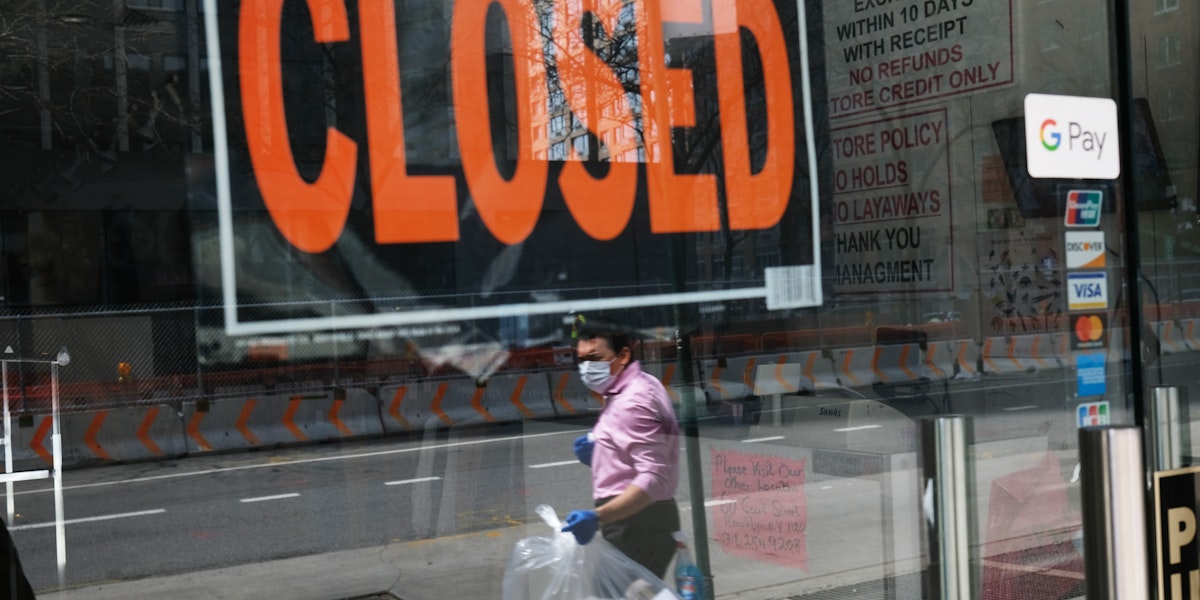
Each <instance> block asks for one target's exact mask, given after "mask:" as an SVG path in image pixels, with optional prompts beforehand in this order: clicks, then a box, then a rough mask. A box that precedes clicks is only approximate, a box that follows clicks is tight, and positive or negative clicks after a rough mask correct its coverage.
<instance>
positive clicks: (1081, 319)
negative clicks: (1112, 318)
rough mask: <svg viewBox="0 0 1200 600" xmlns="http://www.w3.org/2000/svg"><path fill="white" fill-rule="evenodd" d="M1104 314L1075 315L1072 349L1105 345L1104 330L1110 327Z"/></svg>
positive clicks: (1094, 347) (1088, 348) (1085, 348)
mask: <svg viewBox="0 0 1200 600" xmlns="http://www.w3.org/2000/svg"><path fill="white" fill-rule="evenodd" d="M1107 321H1108V319H1107V318H1106V317H1105V316H1104V315H1079V316H1077V317H1075V327H1074V331H1075V335H1073V336H1071V349H1072V350H1093V349H1096V348H1103V347H1104V330H1105V329H1107V328H1108V322H1107Z"/></svg>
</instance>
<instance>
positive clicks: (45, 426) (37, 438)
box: [29, 416, 54, 465]
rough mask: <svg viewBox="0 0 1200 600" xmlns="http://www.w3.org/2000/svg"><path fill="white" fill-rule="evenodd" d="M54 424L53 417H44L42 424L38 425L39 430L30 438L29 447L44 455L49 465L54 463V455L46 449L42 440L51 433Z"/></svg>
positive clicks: (43, 458)
mask: <svg viewBox="0 0 1200 600" xmlns="http://www.w3.org/2000/svg"><path fill="white" fill-rule="evenodd" d="M52 425H54V418H53V417H49V416H46V417H42V422H41V424H40V425H38V428H37V431H36V432H34V434H33V437H32V438H30V440H29V447H30V448H32V449H33V451H34V453H36V454H37V455H38V456H40V457H42V460H44V461H46V464H48V465H53V464H54V455H53V454H50V453H49V452H47V451H46V446H44V445H43V444H42V441H43V440H45V439H46V435H47V434H49V433H50V427H51V426H52Z"/></svg>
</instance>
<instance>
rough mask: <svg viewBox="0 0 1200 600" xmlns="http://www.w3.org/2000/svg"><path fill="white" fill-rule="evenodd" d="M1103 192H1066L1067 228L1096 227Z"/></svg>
mask: <svg viewBox="0 0 1200 600" xmlns="http://www.w3.org/2000/svg"><path fill="white" fill-rule="evenodd" d="M1103 204H1104V192H1102V191H1100V190H1071V191H1069V192H1067V216H1066V218H1065V219H1064V220H1063V224H1064V225H1066V226H1067V227H1096V226H1098V225H1100V209H1101V207H1102V205H1103Z"/></svg>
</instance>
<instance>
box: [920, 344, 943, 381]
mask: <svg viewBox="0 0 1200 600" xmlns="http://www.w3.org/2000/svg"><path fill="white" fill-rule="evenodd" d="M937 348H938V347H937V345H936V344H930V345H929V349H928V350H926V351H925V366H926V367H929V370H930V371H933V372H934V373H936V374H937V376H938V377H940V378H942V379H945V378H946V372H945V371H943V370H942V368H941V367H939V366H937V363H935V362H934V357H933V355H934V354H937Z"/></svg>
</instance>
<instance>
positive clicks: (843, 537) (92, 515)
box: [13, 364, 1189, 598]
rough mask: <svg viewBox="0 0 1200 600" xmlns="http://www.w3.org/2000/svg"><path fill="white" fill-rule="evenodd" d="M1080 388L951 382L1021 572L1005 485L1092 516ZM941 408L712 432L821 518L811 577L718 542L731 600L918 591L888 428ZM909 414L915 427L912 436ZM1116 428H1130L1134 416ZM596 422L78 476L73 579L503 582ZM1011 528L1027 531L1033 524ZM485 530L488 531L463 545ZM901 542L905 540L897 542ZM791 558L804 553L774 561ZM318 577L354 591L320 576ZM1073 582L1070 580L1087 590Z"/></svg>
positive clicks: (48, 566)
mask: <svg viewBox="0 0 1200 600" xmlns="http://www.w3.org/2000/svg"><path fill="white" fill-rule="evenodd" d="M1188 368H1189V367H1188V366H1187V365H1186V364H1171V365H1167V366H1166V368H1165V371H1164V373H1165V375H1166V376H1167V378H1168V380H1170V377H1171V376H1173V375H1174V376H1182V375H1181V374H1182V373H1186V372H1187V370H1188ZM984 389H987V392H986V393H984ZM1066 389H1067V385H1066V383H1064V382H1063V372H1055V373H1053V374H1050V375H1045V376H1044V379H1043V380H1040V381H1039V379H1038V378H1037V376H1035V375H1030V376H1028V377H1023V378H1019V379H1013V380H1010V381H1003V380H998V379H997V380H985V381H984V382H978V381H964V382H953V383H952V385H951V388H950V390H949V391H950V394H951V399H952V400H951V403H950V406H949V408H950V409H951V410H953V411H955V412H959V413H964V414H967V415H970V416H972V417H973V418H974V422H975V437H976V440H975V441H976V445H975V446H974V447H973V452H974V457H975V459H976V460H975V463H974V464H975V470H976V485H975V489H974V490H973V495H974V500H975V503H976V517H975V518H976V531H977V536H978V538H977V543H978V545H979V546H980V548H981V551H982V552H984V553H985V554H986V553H987V552H989V550H988V548H992V547H996V546H995V542H997V541H1003V546H1004V549H1005V551H1006V552H1009V553H1010V555H1009V557H1008V558H1006V560H1009V561H1011V559H1012V556H1019V554H1017V555H1013V554H1011V552H1013V550H1012V549H1013V548H1022V547H1040V546H1042V545H1044V544H1043V542H1045V539H1043V538H1044V536H1043V537H1039V538H1036V539H1035V538H1031V537H1016V538H1013V539H1008V538H1005V539H1003V540H997V539H989V536H992V535H993V533H994V532H993V531H992V530H990V529H989V528H988V526H987V524H988V521H987V519H988V518H989V515H991V514H992V512H991V511H992V509H993V508H995V509H996V510H1001V509H1003V507H1002V506H997V507H992V506H990V505H989V502H990V501H992V500H993V499H994V498H995V497H996V496H995V491H994V489H993V485H994V483H995V482H1000V484H1001V485H1002V486H1004V485H1006V484H1004V483H1003V482H1004V481H1008V480H1005V479H1003V478H1005V477H1009V476H1012V475H1014V474H1016V473H1021V472H1030V470H1031V469H1035V468H1039V465H1041V467H1040V468H1042V469H1043V470H1044V471H1046V472H1050V470H1052V469H1054V468H1057V469H1058V471H1059V475H1060V476H1059V477H1048V476H1047V477H1042V478H1039V481H1042V480H1044V481H1045V482H1048V483H1046V485H1047V486H1049V487H1047V488H1046V489H1045V490H1042V491H1041V492H1039V493H1041V494H1052V495H1056V496H1057V497H1059V498H1061V497H1062V495H1064V494H1065V496H1066V498H1068V499H1069V501H1068V503H1069V508H1070V509H1071V510H1078V507H1079V499H1078V495H1077V492H1076V488H1077V486H1076V485H1075V484H1073V483H1070V478H1071V472H1072V469H1073V467H1074V464H1075V452H1074V451H1073V450H1072V448H1073V447H1074V441H1073V440H1074V435H1075V422H1074V419H1075V415H1074V411H1073V407H1074V399H1069V398H1068V397H1067V392H1066V391H1065V390H1066ZM935 391H936V390H933V391H929V392H928V393H929V394H930V395H933V394H934V392H935ZM834 400H835V403H836V402H839V401H840V402H846V401H859V400H848V399H846V398H841V399H834ZM935 400H936V402H934V401H930V400H929V399H924V398H898V399H897V398H893V399H885V400H883V401H882V404H884V405H887V406H890V407H893V408H896V409H897V410H896V411H891V410H889V411H886V412H881V413H879V414H885V415H887V418H888V419H891V420H892V421H888V422H883V423H881V426H880V427H878V428H872V427H871V425H872V424H873V423H872V422H871V421H870V420H869V418H870V415H865V416H863V417H862V418H861V419H859V418H858V417H855V420H849V419H848V418H840V419H839V418H838V417H837V416H832V417H830V416H829V415H826V416H824V417H821V415H820V413H819V410H818V411H817V412H816V415H817V416H804V417H803V418H796V415H795V414H792V415H791V416H785V415H783V414H780V418H776V413H775V412H773V410H775V409H774V408H773V405H772V404H771V403H770V402H767V403H765V404H764V410H765V411H766V412H764V414H762V415H761V417H760V418H759V420H758V423H757V424H751V423H749V422H748V420H743V422H742V423H740V424H734V423H733V422H732V421H733V418H732V416H731V415H728V414H723V415H720V416H719V417H714V418H710V419H705V420H703V421H702V422H701V426H700V431H701V436H702V443H701V453H700V454H701V456H700V458H701V461H702V469H701V472H702V473H705V477H706V478H707V477H710V476H711V473H712V472H713V470H712V469H713V464H712V456H713V455H714V454H713V453H714V451H716V452H718V453H719V452H722V451H728V452H734V453H738V454H742V455H757V456H764V457H769V458H771V460H772V461H773V464H775V465H776V469H778V468H781V467H780V466H781V465H787V466H788V468H789V469H792V468H794V467H793V465H798V464H801V463H802V464H804V465H805V467H804V468H805V473H804V477H803V479H802V480H800V479H799V478H798V477H796V478H794V479H795V481H792V480H791V479H789V484H788V487H789V488H790V489H788V490H786V493H795V494H803V499H804V503H803V505H804V507H805V508H806V513H805V514H804V515H803V520H802V521H801V520H800V517H801V515H799V514H788V515H786V516H787V517H788V518H789V519H790V520H789V521H787V522H786V523H785V528H794V527H795V526H794V525H793V524H794V523H801V522H803V524H804V534H805V540H804V549H805V551H806V552H807V558H808V560H807V568H808V572H807V573H806V572H805V571H804V570H803V569H800V568H795V567H787V566H781V563H782V562H785V561H782V560H776V561H767V560H762V559H761V557H760V558H756V557H753V556H746V555H744V554H739V555H734V554H729V553H726V551H725V550H724V549H723V548H722V546H721V544H720V543H719V540H710V543H709V546H708V548H709V552H710V555H711V563H712V565H713V566H714V569H715V575H716V582H717V583H716V586H717V590H718V591H719V592H720V593H721V594H730V593H734V592H743V593H744V594H745V595H744V596H739V597H744V598H782V597H785V596H793V595H798V594H805V593H808V592H813V591H816V590H821V589H828V588H832V587H837V586H840V585H847V584H851V583H861V582H872V581H877V580H879V579H881V578H882V577H884V576H886V575H895V576H897V577H900V579H898V580H897V581H908V579H906V578H904V577H903V576H905V575H906V574H908V573H912V572H915V571H916V570H917V569H919V566H920V560H919V546H920V545H919V542H918V539H919V538H918V532H917V520H916V518H917V514H918V513H917V491H916V481H917V472H916V461H915V454H913V449H912V446H911V442H912V439H911V438H909V439H907V440H906V438H905V437H904V436H892V437H888V438H887V440H890V441H888V442H887V443H886V444H885V443H882V442H880V439H881V438H882V437H886V436H884V435H883V434H885V433H886V432H887V431H889V430H897V429H899V430H902V429H903V427H904V426H905V425H904V423H905V422H906V420H907V419H908V418H909V417H911V416H918V414H919V413H921V412H922V411H923V412H924V413H925V414H931V413H932V412H933V411H934V409H935V408H937V407H938V406H939V405H940V403H941V401H942V399H941V398H940V397H938V398H936V399H935ZM783 410H784V411H785V412H790V413H795V412H796V411H800V412H803V411H810V412H805V413H804V414H805V415H811V414H812V411H811V407H807V408H806V407H795V406H792V407H789V406H786V405H785V407H784V409H783ZM835 410H836V409H835ZM702 414H703V411H702ZM896 414H900V415H902V417H900V418H899V420H897V417H896ZM844 416H845V414H844V415H843V417H844ZM818 417H821V418H818ZM1114 420H1117V421H1119V420H1121V417H1120V415H1119V413H1118V415H1116V416H1115V418H1114ZM907 423H908V426H911V425H912V423H911V421H907ZM587 425H588V424H587V423H586V422H576V423H566V422H557V423H555V422H538V421H529V422H525V423H524V424H522V425H519V426H504V427H493V428H489V429H474V430H459V431H453V432H431V433H430V434H429V435H426V436H414V437H407V438H391V439H387V440H377V441H370V442H361V443H356V444H344V445H323V446H313V447H307V448H296V449H286V450H275V451H262V452H253V453H245V454H230V455H224V456H216V457H204V458H195V459H186V460H181V461H177V462H171V463H160V464H140V465H121V466H112V467H105V468H96V469H88V470H79V471H70V472H68V473H67V474H66V477H65V480H66V481H65V483H66V517H67V519H68V521H69V524H68V525H67V557H68V565H67V583H68V586H73V587H78V586H82V585H95V584H96V583H97V582H101V581H113V580H131V579H138V578H144V577H151V576H156V575H166V574H178V573H184V572H191V571H198V570H208V569H216V568H220V567H228V566H233V565H242V564H245V565H254V564H259V563H264V562H266V561H271V560H275V559H282V558H286V557H302V556H313V555H327V554H329V553H332V552H336V551H350V550H356V549H357V550H363V549H371V548H379V549H381V550H380V552H383V550H382V549H383V548H384V547H392V546H395V545H397V544H400V545H401V546H404V545H405V543H407V542H410V541H414V540H427V541H424V542H422V544H429V546H428V548H430V549H431V550H430V551H433V550H432V548H435V547H439V548H440V547H442V546H444V545H446V544H453V543H455V542H454V540H458V539H470V540H471V543H472V544H482V545H484V546H485V547H486V545H488V544H495V547H494V548H492V549H491V550H490V551H488V552H486V553H485V554H486V555H487V556H488V557H489V559H488V560H489V561H490V562H487V563H486V564H483V563H481V564H478V565H472V564H466V565H463V566H462V569H463V570H466V571H470V570H472V569H495V568H496V564H495V561H496V560H497V557H504V556H507V553H508V551H509V549H510V548H511V542H512V536H511V535H509V534H507V533H505V534H503V535H502V534H500V533H499V532H500V531H501V530H505V531H507V529H508V528H511V527H513V526H523V527H524V528H525V529H526V530H527V531H528V533H526V534H524V535H543V534H544V532H543V531H542V530H541V529H540V527H539V526H540V522H538V521H537V519H536V518H535V517H534V516H533V508H534V507H535V506H536V505H538V504H541V503H547V504H550V505H551V506H553V507H555V508H556V509H557V510H558V511H559V512H561V513H564V514H565V512H566V511H568V510H570V509H573V508H577V507H580V506H586V505H587V504H589V503H590V498H589V489H590V487H589V482H588V477H587V472H586V469H585V468H583V467H582V466H580V465H578V464H576V463H575V461H574V459H573V457H572V455H571V451H570V440H571V439H572V437H573V436H574V435H577V434H578V431H579V430H580V428H582V427H586V426H587ZM889 428H891V429H889ZM885 441H886V440H885ZM791 475H794V474H792V473H791V472H790V471H789V477H791ZM1039 485H1040V484H1039ZM46 488H47V486H45V485H43V484H41V483H37V484H34V483H30V484H25V485H18V487H17V489H18V495H17V497H16V507H17V512H18V514H19V517H18V518H17V519H16V520H15V521H16V522H15V523H14V524H13V525H14V533H13V535H14V537H15V539H16V543H17V544H18V547H19V548H20V550H21V553H22V558H23V560H24V562H25V565H26V568H27V570H28V572H29V575H30V577H31V579H32V580H33V581H34V583H35V586H36V587H37V588H39V589H41V590H44V591H48V590H50V589H51V587H52V586H53V585H55V579H56V574H55V555H54V540H53V527H49V526H47V524H49V523H52V522H53V503H52V502H50V501H49V498H50V495H49V493H48V492H47V491H46ZM688 489H689V487H688V484H687V482H686V481H684V482H681V483H680V486H679V489H678V492H677V498H678V499H679V500H680V501H681V506H682V508H683V509H684V511H685V514H684V519H683V521H684V524H685V525H684V526H685V528H690V523H691V518H690V516H689V514H688V513H687V512H686V511H690V510H692V507H693V504H692V502H691V499H690V498H688V496H687V495H688V492H687V490H688ZM703 489H704V490H705V494H706V496H708V497H706V498H705V499H704V501H705V502H706V503H707V505H708V507H709V512H708V523H709V537H710V538H712V537H713V536H714V535H715V534H716V528H715V527H714V519H716V518H719V515H720V514H722V513H721V512H720V511H721V507H722V506H723V505H722V502H724V501H726V500H727V499H719V498H714V497H712V496H713V495H714V491H715V490H714V482H713V481H711V480H710V481H705V482H704V485H703ZM1005 489H1011V486H1007V487H1006V488H1005ZM1027 491H1028V490H1027ZM774 493H776V494H777V495H778V491H775V492H774ZM1031 497H1032V496H1031ZM760 499H763V498H760V497H759V496H755V495H753V494H750V497H749V500H747V501H746V502H745V504H744V506H745V507H747V509H754V508H755V507H759V506H762V505H763V504H762V503H760V502H757V501H756V500H760ZM775 499H776V498H775V497H774V496H772V497H771V498H768V500H772V501H773V500H775ZM767 505H768V506H769V505H771V503H770V502H768V503H767ZM780 505H782V506H799V503H798V502H789V503H780ZM727 512H729V511H727ZM1019 516H1020V515H1016V517H1019ZM1063 523H1064V526H1063V527H1064V528H1065V529H1063V530H1062V531H1054V532H1050V533H1051V534H1052V537H1053V540H1052V541H1053V542H1054V543H1055V544H1058V546H1057V547H1061V548H1063V549H1069V548H1067V546H1065V545H1063V544H1061V543H1060V542H1061V541H1063V540H1069V539H1070V538H1071V536H1072V535H1073V533H1074V532H1073V531H1072V530H1071V524H1070V523H1069V522H1068V520H1064V521H1063ZM1018 524H1019V523H1018ZM1011 531H1015V532H1017V533H1018V534H1019V533H1020V532H1019V528H1013V529H1011ZM485 532H493V533H485ZM472 533H476V534H479V535H477V536H467V537H461V536H464V535H465V534H472ZM889 535H890V536H891V537H890V544H889V543H886V542H885V540H888V539H889V538H888V536H889ZM995 535H996V536H998V535H1000V534H999V533H995ZM1006 535H1007V534H1006ZM1046 539H1049V538H1046ZM768 541H769V539H768ZM421 547H425V546H421ZM414 548H416V547H414ZM795 548H797V546H796V545H795V542H792V541H789V542H788V543H787V544H784V545H781V546H779V548H778V549H777V550H778V551H780V552H787V551H789V550H792V549H795ZM478 549H479V548H476V550H478ZM414 551H418V552H420V551H423V550H414ZM364 556H375V555H374V554H369V553H368V554H364ZM471 556H476V554H472V555H471ZM985 558H986V557H985ZM885 559H888V560H890V561H891V564H890V565H889V564H886V563H887V561H886V560H885ZM371 560H375V559H374V558H372V559H371ZM480 560H482V559H480ZM988 560H991V559H988ZM992 562H993V563H996V564H1007V565H1008V566H1009V567H1012V566H1013V565H1012V564H1011V562H1004V561H997V560H992ZM1066 562H1067V561H1063V563H1060V564H1065V563H1066ZM1016 566H1017V567H1019V566H1020V565H1016ZM341 568H346V567H339V569H341ZM1006 568H1008V567H1006ZM1059 570H1064V569H1062V568H1060V569H1059ZM1064 572H1066V571H1065V570H1064ZM310 576H311V577H313V578H320V579H328V578H333V579H337V578H339V577H352V576H353V575H352V573H350V571H349V570H347V572H346V573H341V572H338V571H337V570H336V569H334V570H332V571H330V570H327V569H324V568H323V567H319V568H316V569H314V570H313V571H312V573H311V574H310ZM1067 577H1068V580H1069V581H1067V583H1070V582H1071V581H1073V580H1070V577H1071V576H1069V575H1068V576H1067ZM397 581H399V583H398V584H397V585H399V586H401V587H400V588H398V589H403V585H404V583H405V582H406V581H410V580H409V579H405V575H404V574H400V575H399V579H397ZM491 583H492V584H493V585H495V586H496V587H492V588H487V587H486V586H487V585H488V583H487V582H480V583H479V585H480V586H482V587H481V588H480V589H478V590H475V591H474V592H475V595H476V596H478V597H495V596H496V592H497V591H498V589H499V588H498V585H499V583H498V581H497V582H491ZM213 585H217V586H219V585H220V583H219V582H216V583H214V584H213ZM242 585H245V584H244V582H243V584H242ZM1057 585H1059V586H1060V587H1061V586H1062V585H1064V582H1063V581H1059V582H1058V584H1057ZM868 587H870V586H869V585H868ZM752 590H759V591H758V592H752ZM80 593H81V594H83V591H81V592H80ZM242 593H244V590H243V592H242ZM398 595H400V597H406V598H407V597H408V596H404V595H402V594H398ZM79 597H92V596H90V595H86V594H85V595H81V596H79ZM879 597H880V598H882V597H883V596H879Z"/></svg>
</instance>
